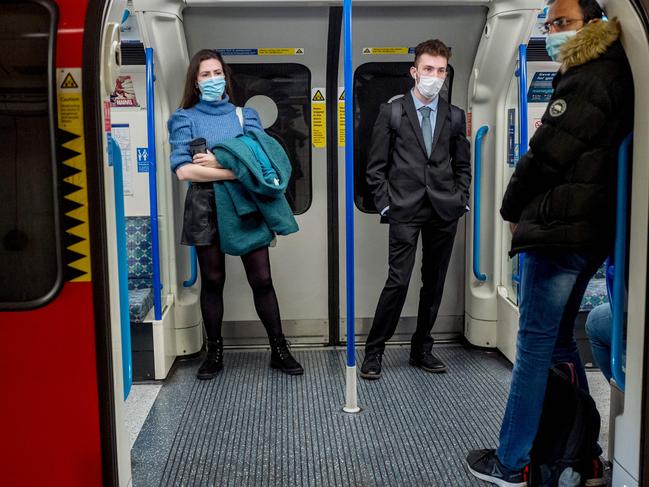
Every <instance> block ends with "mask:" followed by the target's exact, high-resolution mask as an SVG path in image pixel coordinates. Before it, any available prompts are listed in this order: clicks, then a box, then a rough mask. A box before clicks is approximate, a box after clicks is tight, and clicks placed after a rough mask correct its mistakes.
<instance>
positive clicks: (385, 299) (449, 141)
mask: <svg viewBox="0 0 649 487" xmlns="http://www.w3.org/2000/svg"><path fill="white" fill-rule="evenodd" d="M450 57H451V51H450V49H449V48H448V47H447V46H446V45H445V44H444V43H443V42H442V41H440V40H438V39H435V40H429V41H425V42H422V43H420V44H419V45H418V46H417V47H416V48H415V61H414V65H413V66H412V67H411V68H410V76H411V77H412V79H413V81H414V84H415V85H414V87H413V88H412V89H411V90H410V91H408V92H407V93H406V94H405V95H403V96H402V97H401V98H398V99H395V100H393V101H392V103H385V104H383V105H381V108H380V110H379V115H378V117H377V119H376V123H375V124H374V129H373V132H372V140H371V143H370V151H369V158H368V163H367V183H368V186H369V188H370V190H371V191H372V194H373V196H374V203H375V205H376V209H377V211H378V212H379V213H380V214H381V216H382V217H383V218H384V219H386V220H387V221H388V222H389V224H390V231H389V272H388V279H387V281H386V283H385V287H384V288H383V292H382V293H381V296H380V298H379V302H378V305H377V307H376V313H375V314H374V321H373V323H372V328H371V330H370V333H369V336H368V337H367V342H366V344H365V359H364V360H363V365H362V366H361V372H360V375H361V377H362V378H364V379H379V378H380V377H381V360H382V356H383V351H384V349H385V342H386V341H388V340H389V339H390V338H391V337H392V335H393V334H394V332H395V330H396V327H397V323H398V322H399V316H400V314H401V310H402V309H403V304H404V302H405V299H406V294H407V293H408V284H409V283H410V276H411V274H412V268H413V266H414V264H415V251H416V249H417V242H418V240H419V234H420V233H421V239H422V255H423V256H422V272H421V274H422V276H421V279H422V286H421V291H420V293H419V311H418V314H417V328H416V330H415V333H414V334H413V335H412V340H411V347H410V364H411V365H412V366H414V367H417V368H419V369H422V370H424V371H426V372H433V373H439V372H444V371H446V366H445V365H444V364H443V363H442V362H441V361H440V360H439V359H438V358H436V357H435V356H434V355H433V354H432V353H431V350H432V348H433V338H432V337H431V335H430V332H431V330H432V328H433V325H434V324H435V319H436V318H437V312H438V310H439V305H440V302H441V300H442V291H443V290H444V280H445V278H446V271H447V269H448V264H449V260H450V258H451V251H452V250H453V241H454V239H455V232H456V229H457V223H458V220H459V218H460V217H461V216H462V215H464V213H465V212H466V211H467V208H468V207H467V202H468V201H469V186H470V185H471V153H470V145H469V141H468V140H467V138H466V122H465V115H464V111H463V110H461V109H460V108H458V107H456V106H453V105H451V104H450V103H448V102H447V101H446V100H445V99H444V98H443V97H441V96H440V92H441V90H442V87H443V86H444V82H445V80H446V76H447V73H448V60H449V58H450Z"/></svg>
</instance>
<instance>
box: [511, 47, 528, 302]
mask: <svg viewBox="0 0 649 487" xmlns="http://www.w3.org/2000/svg"><path fill="white" fill-rule="evenodd" d="M528 143H529V141H528V134H527V44H520V45H519V46H518V157H519V159H520V158H521V157H523V156H524V155H525V153H526V152H527V144H528ZM524 265H525V254H524V253H523V252H521V253H520V254H518V275H516V276H514V281H515V282H518V293H517V294H518V299H517V301H518V303H519V304H520V300H521V299H520V298H521V284H522V282H523V266H524Z"/></svg>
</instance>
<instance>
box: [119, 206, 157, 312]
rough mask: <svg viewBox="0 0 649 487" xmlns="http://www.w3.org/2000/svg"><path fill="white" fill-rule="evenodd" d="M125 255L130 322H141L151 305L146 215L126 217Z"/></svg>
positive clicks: (151, 274) (149, 235)
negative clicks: (126, 260)
mask: <svg viewBox="0 0 649 487" xmlns="http://www.w3.org/2000/svg"><path fill="white" fill-rule="evenodd" d="M126 255H127V259H128V289H129V291H128V304H129V312H130V316H131V322H133V323H141V322H142V321H143V320H144V317H145V316H146V315H147V313H148V312H149V310H150V309H151V308H152V307H153V290H152V284H151V280H152V277H153V270H152V269H153V267H152V260H151V226H150V220H149V217H148V216H129V217H126Z"/></svg>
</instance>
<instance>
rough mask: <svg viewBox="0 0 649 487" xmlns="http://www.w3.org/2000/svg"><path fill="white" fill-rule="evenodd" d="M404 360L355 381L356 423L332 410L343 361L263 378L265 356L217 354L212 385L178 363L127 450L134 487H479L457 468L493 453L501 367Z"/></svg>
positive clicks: (458, 355) (465, 359)
mask: <svg viewBox="0 0 649 487" xmlns="http://www.w3.org/2000/svg"><path fill="white" fill-rule="evenodd" d="M408 353H409V350H408V349H407V348H402V347H392V348H388V349H387V350H386V353H385V356H384V359H383V365H384V367H383V372H384V373H383V378H382V379H381V380H378V381H372V382H366V381H363V380H361V379H359V384H358V386H359V387H358V392H359V403H360V405H361V407H362V408H363V411H362V412H361V413H359V414H356V415H349V414H346V413H343V412H342V409H341V408H342V405H343V402H344V390H345V387H344V377H345V376H344V366H345V355H344V351H343V350H315V351H314V350H310V351H299V350H298V351H294V354H295V356H296V358H297V359H298V360H299V361H300V362H301V363H302V364H303V366H304V367H305V369H306V373H305V375H303V376H300V377H289V376H286V375H284V374H282V373H280V372H278V371H276V370H272V369H270V368H269V367H268V361H269V356H270V354H269V352H259V351H254V352H247V351H232V352H228V351H226V353H225V369H224V371H223V372H221V374H219V375H218V376H217V377H216V378H215V379H213V380H211V381H199V380H196V379H195V376H194V374H195V372H196V369H197V367H198V365H199V363H200V361H199V360H194V361H189V362H184V363H181V364H179V365H178V366H177V367H176V369H175V371H174V373H173V375H172V377H171V378H170V379H168V380H167V381H166V382H165V385H164V386H163V387H162V390H161V391H160V393H159V394H158V398H157V400H156V402H155V404H154V406H153V408H152V409H151V412H150V413H149V416H148V417H147V420H146V422H145V424H144V426H143V429H142V431H141V432H140V435H139V436H138V439H137V441H136V442H135V445H134V447H133V450H132V453H131V457H132V464H133V485H134V486H135V487H144V486H158V485H163V486H174V487H175V486H235V487H239V486H255V487H256V486H291V487H293V486H318V487H319V486H327V487H328V486H359V487H360V486H395V487H396V486H400V487H401V486H404V487H410V486H412V487H415V486H417V487H418V486H422V487H423V486H453V487H456V486H474V485H482V484H481V482H479V481H477V480H476V479H475V478H473V477H471V476H470V475H469V474H468V473H467V472H466V470H465V468H464V457H465V454H466V452H467V451H468V450H469V449H473V448H486V447H490V446H495V445H496V442H497V438H498V430H499V427H500V420H501V418H502V414H503V411H504V407H505V403H506V398H507V392H508V388H509V381H510V376H511V367H510V365H509V363H508V362H507V361H506V360H504V359H503V358H501V357H500V356H498V355H497V354H495V353H491V352H483V351H475V350H469V349H466V348H463V347H462V346H441V347H435V350H434V353H435V354H436V355H437V356H438V357H439V358H440V359H441V360H443V361H444V362H445V363H446V364H447V365H448V367H449V371H448V373H446V374H429V373H426V372H424V371H421V370H419V369H415V368H413V367H411V366H409V365H408ZM362 357H363V354H362V352H360V353H358V354H357V360H358V363H359V364H360V362H361V360H362ZM485 485H486V484H485Z"/></svg>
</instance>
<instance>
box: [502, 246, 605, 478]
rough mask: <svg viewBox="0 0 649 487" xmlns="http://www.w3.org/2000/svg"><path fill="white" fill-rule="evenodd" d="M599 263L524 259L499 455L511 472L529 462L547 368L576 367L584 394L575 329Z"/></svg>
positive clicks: (543, 256)
mask: <svg viewBox="0 0 649 487" xmlns="http://www.w3.org/2000/svg"><path fill="white" fill-rule="evenodd" d="M603 260H604V257H603V256H601V257H600V256H597V255H594V254H589V253H576V252H563V253H559V252H552V253H550V252H541V251H531V252H528V253H527V254H526V255H525V264H524V265H523V276H522V282H521V301H520V304H519V311H520V320H519V330H518V340H517V346H516V362H515V363H514V371H513V374H512V383H511V389H510V391H509V398H508V400H507V409H506V410H505V417H504V418H503V423H502V426H501V428H500V446H499V447H498V452H497V454H498V458H499V459H500V461H501V463H502V464H503V465H504V466H505V467H507V468H509V469H511V470H515V471H518V470H522V469H523V468H524V467H525V466H526V465H527V464H528V463H529V461H530V451H531V449H532V443H533V442H534V438H535V437H536V432H537V430H538V427H539V421H540V419H541V412H542V409H543V398H544V396H545V388H546V386H547V381H548V370H549V368H550V367H551V366H552V365H553V364H557V363H562V362H570V363H572V364H574V366H575V369H576V372H577V378H578V380H579V386H580V387H581V388H582V389H584V390H585V391H588V382H587V379H586V372H585V371H584V366H583V365H582V363H581V358H580V357H579V350H578V349H577V343H576V341H575V337H574V327H575V319H576V317H577V313H578V312H579V306H580V304H581V300H582V298H583V296H584V292H585V291H586V287H587V286H588V281H590V279H591V277H593V275H594V274H595V272H596V271H597V269H598V267H599V266H600V264H601V263H602V262H603Z"/></svg>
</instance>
